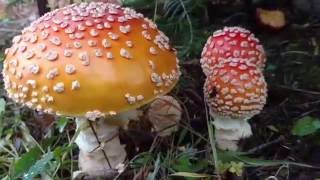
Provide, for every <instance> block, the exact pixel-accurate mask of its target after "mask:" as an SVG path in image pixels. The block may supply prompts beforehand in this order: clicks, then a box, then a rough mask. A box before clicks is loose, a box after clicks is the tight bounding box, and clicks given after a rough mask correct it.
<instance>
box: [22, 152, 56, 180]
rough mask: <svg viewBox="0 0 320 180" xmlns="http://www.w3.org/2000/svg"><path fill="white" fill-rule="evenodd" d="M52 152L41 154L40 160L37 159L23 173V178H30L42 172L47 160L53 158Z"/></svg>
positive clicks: (45, 167) (25, 179)
mask: <svg viewBox="0 0 320 180" xmlns="http://www.w3.org/2000/svg"><path fill="white" fill-rule="evenodd" d="M53 157H54V156H53V153H52V152H48V153H46V154H44V155H43V156H42V158H41V159H40V160H38V161H37V162H36V163H35V164H34V165H33V166H31V168H30V169H29V171H28V172H27V173H26V174H24V175H23V179H24V180H32V179H34V177H35V176H37V175H39V174H41V173H43V172H45V171H46V169H47V168H48V164H49V162H50V161H51V160H52V159H53Z"/></svg>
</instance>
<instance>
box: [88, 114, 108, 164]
mask: <svg viewBox="0 0 320 180" xmlns="http://www.w3.org/2000/svg"><path fill="white" fill-rule="evenodd" d="M87 121H88V122H89V125H90V128H91V130H92V132H93V134H94V136H95V137H96V140H97V142H98V144H99V145H101V141H100V140H99V138H98V134H97V132H96V130H95V129H94V127H93V124H92V122H91V121H90V120H87ZM101 151H102V153H103V156H104V158H105V159H106V160H107V163H108V165H109V168H110V169H112V166H111V163H110V161H109V158H108V156H107V153H106V152H105V151H104V149H101Z"/></svg>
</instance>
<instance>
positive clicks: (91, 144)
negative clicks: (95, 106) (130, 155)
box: [76, 118, 126, 178]
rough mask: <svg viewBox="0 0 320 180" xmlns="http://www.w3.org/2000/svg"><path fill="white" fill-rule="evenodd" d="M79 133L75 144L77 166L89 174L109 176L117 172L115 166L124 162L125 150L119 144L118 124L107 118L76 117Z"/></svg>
mask: <svg viewBox="0 0 320 180" xmlns="http://www.w3.org/2000/svg"><path fill="white" fill-rule="evenodd" d="M76 124H77V129H80V133H79V135H78V137H77V138H76V144H77V145H78V146H79V148H80V153H79V168H80V170H81V171H83V172H85V173H86V174H88V175H89V176H93V177H103V178H109V177H113V176H114V175H116V174H117V166H119V165H120V164H121V163H123V162H124V160H125V158H126V151H125V149H124V145H121V144H120V139H119V135H118V134H119V126H118V125H113V124H112V123H110V122H109V121H108V120H107V119H99V120H96V121H89V120H87V119H85V118H77V119H76Z"/></svg>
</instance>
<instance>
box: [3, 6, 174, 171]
mask: <svg viewBox="0 0 320 180" xmlns="http://www.w3.org/2000/svg"><path fill="white" fill-rule="evenodd" d="M12 42H13V45H12V47H10V48H9V49H7V50H6V58H5V61H4V68H3V78H4V83H5V90H6V92H7V94H8V96H9V97H10V98H12V99H13V100H14V101H15V102H17V103H20V104H22V105H25V106H28V107H29V108H32V109H37V110H38V111H43V112H46V113H52V114H56V115H59V116H60V115H63V116H69V117H76V123H77V127H78V130H80V135H79V137H77V139H76V143H77V144H78V146H79V148H80V159H79V165H80V169H81V170H82V171H84V172H85V173H87V174H89V175H90V176H100V175H106V174H104V173H107V172H111V171H112V170H114V169H115V168H116V167H117V165H118V164H119V163H121V162H123V161H124V160H125V158H126V152H125V150H124V146H123V145H121V144H120V141H119V137H118V129H119V127H120V126H122V125H124V124H125V121H126V120H127V119H131V118H136V116H137V112H135V111H136V109H137V108H139V107H141V106H143V105H145V104H147V103H150V102H152V101H153V100H154V99H155V98H156V97H157V96H159V95H164V94H166V93H168V92H169V91H171V89H172V88H173V87H174V86H175V84H176V82H177V81H178V79H179V76H180V71H179V66H178V59H177V57H176V53H175V50H174V49H172V48H171V47H170V45H169V38H168V37H166V36H165V35H164V33H162V32H161V31H160V30H158V29H157V26H156V25H155V24H154V23H153V22H152V21H151V20H149V19H147V18H144V17H143V15H142V14H140V13H137V12H135V11H134V10H133V9H130V8H124V7H121V6H119V5H115V4H110V3H102V2H91V3H80V4H72V5H69V6H67V7H64V8H60V9H56V10H54V11H52V12H49V13H47V14H45V15H44V16H42V17H40V18H39V19H37V20H36V21H34V22H33V23H32V24H31V25H30V26H29V27H27V28H25V29H24V30H23V31H22V34H21V35H18V36H16V37H14V38H13V41H12ZM107 159H109V161H106V160H107Z"/></svg>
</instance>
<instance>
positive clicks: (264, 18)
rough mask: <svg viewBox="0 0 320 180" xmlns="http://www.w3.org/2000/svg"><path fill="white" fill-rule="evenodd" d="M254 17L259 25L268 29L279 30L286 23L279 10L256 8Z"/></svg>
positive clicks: (282, 13)
mask: <svg viewBox="0 0 320 180" xmlns="http://www.w3.org/2000/svg"><path fill="white" fill-rule="evenodd" d="M256 19H257V22H258V24H259V25H261V26H262V27H265V28H267V29H269V30H273V31H277V30H281V29H282V28H284V27H285V25H286V17H285V14H284V12H283V11H281V10H269V9H262V8H257V9H256Z"/></svg>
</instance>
